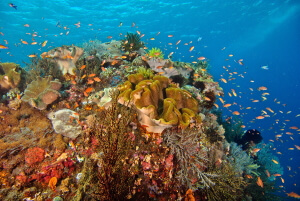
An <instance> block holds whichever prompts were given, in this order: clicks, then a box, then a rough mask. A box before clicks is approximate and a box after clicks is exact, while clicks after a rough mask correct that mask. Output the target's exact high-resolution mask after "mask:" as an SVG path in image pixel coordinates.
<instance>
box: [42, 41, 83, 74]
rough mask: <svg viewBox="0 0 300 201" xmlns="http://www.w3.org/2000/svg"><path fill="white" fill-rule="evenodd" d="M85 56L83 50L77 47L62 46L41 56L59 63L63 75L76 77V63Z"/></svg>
mask: <svg viewBox="0 0 300 201" xmlns="http://www.w3.org/2000/svg"><path fill="white" fill-rule="evenodd" d="M82 54H83V49H81V48H79V47H76V46H66V45H64V46H62V47H57V48H54V49H52V50H50V51H48V52H44V53H43V54H41V57H42V58H50V59H53V61H54V62H56V63H57V65H58V66H59V68H60V70H61V71H62V73H63V75H65V74H67V73H69V74H71V75H75V72H74V71H75V69H76V66H75V63H76V61H77V60H78V59H79V58H80V56H81V55H82Z"/></svg>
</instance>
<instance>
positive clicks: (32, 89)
mask: <svg viewBox="0 0 300 201" xmlns="http://www.w3.org/2000/svg"><path fill="white" fill-rule="evenodd" d="M61 86H62V84H61V83H60V82H59V80H57V79H55V80H52V77H51V76H48V77H45V78H41V77H38V78H37V80H34V81H32V82H31V83H30V84H29V85H28V86H27V88H26V89H25V91H24V96H23V97H22V99H21V100H22V101H25V102H28V103H29V104H30V105H31V106H32V107H35V108H38V109H39V110H44V109H46V108H47V105H49V104H51V103H53V102H54V101H55V100H56V99H57V98H58V97H59V96H60V93H59V92H58V90H59V89H60V88H61Z"/></svg>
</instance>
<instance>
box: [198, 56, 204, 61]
mask: <svg viewBox="0 0 300 201" xmlns="http://www.w3.org/2000/svg"><path fill="white" fill-rule="evenodd" d="M197 59H198V60H200V61H202V60H205V59H206V58H205V57H198V58H197Z"/></svg>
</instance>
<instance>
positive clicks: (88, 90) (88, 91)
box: [84, 87, 94, 93]
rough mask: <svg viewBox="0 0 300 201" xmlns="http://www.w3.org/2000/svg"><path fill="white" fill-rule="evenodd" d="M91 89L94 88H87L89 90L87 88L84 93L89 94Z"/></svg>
mask: <svg viewBox="0 0 300 201" xmlns="http://www.w3.org/2000/svg"><path fill="white" fill-rule="evenodd" d="M93 89H94V88H92V87H89V88H87V89H86V90H85V91H84V92H86V93H90V92H91V91H93Z"/></svg>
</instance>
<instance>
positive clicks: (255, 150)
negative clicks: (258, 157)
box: [251, 148, 260, 153]
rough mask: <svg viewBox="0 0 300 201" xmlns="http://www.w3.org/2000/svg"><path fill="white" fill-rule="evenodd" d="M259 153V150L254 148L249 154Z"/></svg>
mask: <svg viewBox="0 0 300 201" xmlns="http://www.w3.org/2000/svg"><path fill="white" fill-rule="evenodd" d="M259 151H260V149H259V148H254V149H253V150H252V151H251V152H252V153H257V152H259Z"/></svg>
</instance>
